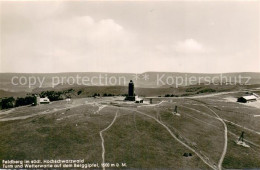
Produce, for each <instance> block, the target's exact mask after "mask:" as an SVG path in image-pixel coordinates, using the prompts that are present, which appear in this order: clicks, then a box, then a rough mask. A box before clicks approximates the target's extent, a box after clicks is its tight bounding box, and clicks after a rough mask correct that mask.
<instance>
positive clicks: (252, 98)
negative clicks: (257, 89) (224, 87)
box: [242, 95, 257, 100]
mask: <svg viewBox="0 0 260 170" xmlns="http://www.w3.org/2000/svg"><path fill="white" fill-rule="evenodd" d="M242 98H244V99H246V100H256V99H257V98H256V97H255V96H253V95H251V96H242Z"/></svg>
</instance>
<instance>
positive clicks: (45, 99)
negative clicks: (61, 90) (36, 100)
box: [40, 97, 50, 102]
mask: <svg viewBox="0 0 260 170" xmlns="http://www.w3.org/2000/svg"><path fill="white" fill-rule="evenodd" d="M40 102H50V100H49V98H48V97H44V98H40Z"/></svg>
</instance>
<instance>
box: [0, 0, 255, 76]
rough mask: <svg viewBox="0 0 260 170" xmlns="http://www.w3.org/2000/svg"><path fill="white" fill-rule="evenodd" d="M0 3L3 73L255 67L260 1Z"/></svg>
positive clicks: (238, 68)
mask: <svg viewBox="0 0 260 170" xmlns="http://www.w3.org/2000/svg"><path fill="white" fill-rule="evenodd" d="M0 4H1V9H0V18H1V31H0V33H1V37H0V40H1V44H0V46H1V58H0V59H1V60H0V71H1V72H131V73H141V72H145V71H169V72H207V73H213V72H215V73H216V72H240V71H250V72H260V56H259V54H260V53H259V45H260V43H259V39H260V34H259V30H260V28H259V23H260V22H259V18H260V16H259V15H260V13H259V9H260V8H259V7H260V6H259V4H260V3H259V1H250V2H246V1H239V2H235V1H229V2H227V1H226V2H220V1H219V2H217V1H214V2H205V1H186V2H177V1H174V2H169V1H163V2H156V1H153V2H147V1H146V2H119V1H114V2H104V1H103V2H102V1H99V2H94V1H89V2H86V1H75V2H72V1H64V2H57V1H53V2H51V1H49V2H44V1H36V2H0Z"/></svg>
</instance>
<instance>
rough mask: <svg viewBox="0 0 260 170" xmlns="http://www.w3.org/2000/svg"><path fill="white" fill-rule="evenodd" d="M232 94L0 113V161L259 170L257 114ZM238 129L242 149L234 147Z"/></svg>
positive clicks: (98, 101)
mask: <svg viewBox="0 0 260 170" xmlns="http://www.w3.org/2000/svg"><path fill="white" fill-rule="evenodd" d="M237 95H240V93H239V92H237V93H235V92H234V93H230V94H229V93H225V94H219V95H208V96H203V97H199V96H197V97H196V96H194V97H179V98H178V97H170V98H158V97H156V98H154V99H153V104H148V102H145V103H144V104H136V103H131V102H124V101H122V100H123V98H122V97H106V98H78V99H72V101H71V102H69V103H67V102H66V101H63V100H62V101H57V102H52V103H51V104H46V105H39V106H35V107H32V106H23V107H17V108H13V109H10V110H6V111H1V112H0V128H1V132H0V146H1V147H0V159H1V160H8V159H13V160H25V159H28V160H34V159H39V160H43V159H84V160H85V163H99V165H100V164H101V163H102V162H107V163H126V165H127V168H174V169H176V168H177V169H178V168H185V169H186V168H192V169H195V168H199V169H222V168H260V155H259V153H260V142H259V141H260V120H259V119H260V117H255V116H254V115H259V113H260V112H259V108H257V107H254V106H252V105H250V103H249V105H247V104H240V103H236V102H233V101H232V100H227V98H229V99H232V98H234V97H236V96H237ZM145 101H146V100H145ZM147 101H149V99H147ZM175 106H177V107H178V113H179V114H180V115H179V116H178V115H176V114H174V113H173V110H174V108H175ZM242 131H244V132H245V142H246V144H247V145H249V146H250V147H249V148H246V147H243V146H240V145H237V144H236V143H235V142H236V140H237V139H238V137H239V136H240V134H241V132H242ZM184 153H191V154H192V156H190V157H184V156H183V154H184ZM0 167H2V162H1V164H0Z"/></svg>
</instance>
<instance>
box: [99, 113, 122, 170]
mask: <svg viewBox="0 0 260 170" xmlns="http://www.w3.org/2000/svg"><path fill="white" fill-rule="evenodd" d="M117 113H118V111H117V112H116V115H115V117H114V119H113V121H112V122H111V123H110V125H108V127H106V128H105V129H103V130H101V131H100V132H99V135H100V137H101V141H102V142H101V145H102V164H103V165H104V163H105V152H106V151H105V145H104V138H103V135H102V133H103V132H105V131H106V130H108V129H109V128H110V127H111V126H112V125H113V124H114V123H115V121H116V118H117ZM105 169H106V167H105V166H103V170H105Z"/></svg>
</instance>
